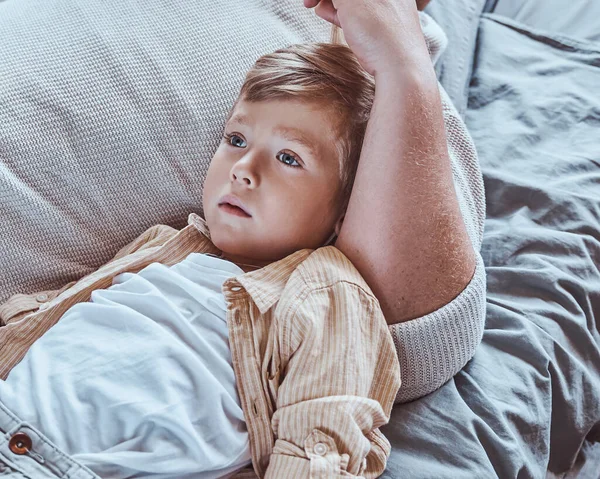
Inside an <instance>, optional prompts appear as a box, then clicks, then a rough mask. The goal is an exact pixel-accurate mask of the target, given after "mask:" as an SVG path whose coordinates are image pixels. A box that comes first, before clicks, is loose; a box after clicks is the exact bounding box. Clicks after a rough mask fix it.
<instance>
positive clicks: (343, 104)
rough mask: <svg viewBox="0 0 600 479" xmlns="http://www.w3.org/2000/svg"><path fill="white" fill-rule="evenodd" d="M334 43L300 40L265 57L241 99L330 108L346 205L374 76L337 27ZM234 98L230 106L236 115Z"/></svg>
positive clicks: (343, 204) (342, 204)
mask: <svg viewBox="0 0 600 479" xmlns="http://www.w3.org/2000/svg"><path fill="white" fill-rule="evenodd" d="M331 41H332V43H308V44H296V45H291V46H289V47H287V48H283V49H279V50H276V51H274V52H272V53H269V54H266V55H263V56H262V57H260V58H259V59H258V60H257V61H256V63H255V64H254V66H253V67H252V68H251V69H250V70H249V71H248V73H247V74H246V78H245V80H244V84H243V85H242V87H241V90H240V94H239V96H238V99H237V100H236V104H237V102H238V101H239V100H240V99H242V98H243V99H244V100H245V101H248V102H259V101H268V100H304V101H309V102H314V103H319V104H321V105H323V106H324V107H325V108H327V109H328V110H329V111H330V112H331V113H330V115H329V116H330V117H331V119H332V127H333V131H334V132H335V134H336V137H337V138H339V142H338V143H337V145H336V146H337V152H338V158H339V160H340V179H341V185H342V187H341V191H340V195H339V197H338V198H339V199H340V203H339V204H340V207H341V210H342V211H345V209H346V207H347V205H348V201H349V199H350V193H351V191H352V184H353V183H354V178H355V176H356V170H357V167H358V161H359V158H360V152H361V149H362V143H363V140H364V136H365V131H366V128H367V122H368V120H369V116H370V113H371V107H372V106H373V99H374V96H375V81H374V78H373V76H372V75H370V74H369V73H367V72H366V71H365V70H364V69H363V68H362V66H361V65H360V63H359V62H358V60H357V59H356V56H355V55H354V53H353V52H352V50H351V49H350V48H349V47H348V46H347V45H346V44H344V39H343V35H342V32H341V29H339V28H337V27H335V28H333V29H332V34H331ZM234 109H235V104H234V105H233V107H232V108H231V110H230V112H229V116H228V118H227V121H229V118H230V117H231V115H232V113H233V110H234Z"/></svg>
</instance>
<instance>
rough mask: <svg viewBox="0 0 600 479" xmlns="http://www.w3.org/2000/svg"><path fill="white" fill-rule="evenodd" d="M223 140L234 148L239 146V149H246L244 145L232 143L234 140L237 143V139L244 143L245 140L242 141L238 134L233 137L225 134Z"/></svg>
mask: <svg viewBox="0 0 600 479" xmlns="http://www.w3.org/2000/svg"><path fill="white" fill-rule="evenodd" d="M223 138H225V139H226V140H227V143H229V144H231V145H233V146H237V147H238V148H243V147H244V146H243V145H240V144H235V143H232V142H231V140H232V139H233V140H234V141H235V140H236V139H237V140H241V141H242V142H243V141H244V140H242V139H241V138H240V137H239V136H237V135H236V134H231V135H229V134H227V133H225V134H224V135H223Z"/></svg>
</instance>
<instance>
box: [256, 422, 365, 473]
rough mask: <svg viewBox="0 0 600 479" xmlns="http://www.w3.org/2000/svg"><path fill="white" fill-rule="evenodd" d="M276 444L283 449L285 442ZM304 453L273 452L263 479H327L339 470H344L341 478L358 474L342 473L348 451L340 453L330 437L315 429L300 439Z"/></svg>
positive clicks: (339, 471)
mask: <svg viewBox="0 0 600 479" xmlns="http://www.w3.org/2000/svg"><path fill="white" fill-rule="evenodd" d="M280 441H281V440H279V439H278V440H277V442H280ZM280 446H282V449H286V448H285V445H280ZM293 449H296V448H295V447H291V448H289V452H291V451H292V450H293ZM304 452H305V454H306V456H307V457H300V456H298V455H290V454H281V453H273V454H272V455H271V458H270V461H269V467H268V468H267V471H266V474H265V479H280V478H282V477H285V478H286V479H307V478H310V479H328V478H331V477H339V476H341V475H342V472H344V473H345V475H344V477H348V478H352V477H358V476H354V475H351V474H348V473H346V468H347V467H348V461H349V456H348V454H341V455H340V454H339V452H338V449H337V446H336V444H335V441H334V440H333V438H332V437H331V436H329V435H327V434H325V433H323V432H322V431H320V430H318V429H313V432H312V433H311V434H310V435H309V436H308V437H307V438H306V440H305V441H304Z"/></svg>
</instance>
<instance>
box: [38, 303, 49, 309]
mask: <svg viewBox="0 0 600 479" xmlns="http://www.w3.org/2000/svg"><path fill="white" fill-rule="evenodd" d="M48 306H50V305H49V304H48V303H42V304H40V309H46V308H47V307H48Z"/></svg>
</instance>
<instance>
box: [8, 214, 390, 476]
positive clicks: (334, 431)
mask: <svg viewBox="0 0 600 479" xmlns="http://www.w3.org/2000/svg"><path fill="white" fill-rule="evenodd" d="M190 253H209V254H219V253H220V250H219V249H218V248H217V247H216V246H215V245H214V244H213V243H212V242H211V241H210V233H209V231H208V228H207V226H206V223H205V222H204V220H203V219H202V218H201V217H200V216H198V215H196V214H195V213H191V214H190V215H189V217H188V226H186V227H185V228H183V229H181V230H179V231H178V230H176V229H174V228H172V227H170V226H166V225H161V224H159V225H155V226H153V227H151V228H149V229H148V230H146V231H145V232H144V233H143V234H141V235H140V236H139V237H138V238H136V239H135V240H134V241H132V242H131V243H130V244H128V245H127V246H125V247H124V248H122V249H121V250H119V251H118V253H117V254H116V256H115V257H114V258H113V259H112V260H111V261H109V262H108V263H107V264H105V265H104V266H102V267H100V268H99V269H98V270H96V271H95V272H93V273H91V274H89V275H87V276H84V277H83V278H81V279H79V280H78V281H73V282H71V283H69V284H67V285H65V286H64V287H63V288H61V289H60V290H57V291H41V292H38V293H34V294H30V295H24V294H17V295H14V296H12V297H11V298H10V299H9V300H8V301H7V302H6V303H5V304H3V305H2V306H0V321H2V322H3V323H5V326H4V327H1V328H0V377H1V378H3V379H4V378H6V377H7V376H8V374H9V373H10V371H11V369H12V368H13V367H14V366H15V365H16V364H17V363H18V362H19V361H20V360H21V359H22V358H23V356H24V355H25V354H26V353H27V350H28V349H29V347H30V346H31V345H32V344H33V343H34V342H35V341H36V340H37V339H38V338H39V337H41V336H42V335H43V334H44V333H45V332H46V331H48V329H49V328H51V327H52V326H53V325H54V324H56V323H57V321H59V320H60V318H61V317H62V315H63V314H64V313H65V312H66V311H67V310H68V309H69V308H70V307H71V306H73V305H74V304H76V303H79V302H84V301H89V300H90V296H91V292H92V291H93V290H95V289H106V288H108V287H110V286H111V285H112V278H113V277H114V276H116V275H118V274H120V273H123V272H134V273H137V272H139V271H140V270H142V269H143V268H145V267H146V266H148V265H149V264H151V263H154V262H159V263H162V264H165V265H168V266H170V265H173V264H175V263H178V262H180V261H182V260H183V259H185V258H186V257H187V256H188V255H189V254H190ZM223 294H224V296H225V300H226V303H227V325H228V330H229V344H230V348H231V357H232V363H233V369H234V372H235V378H236V385H237V388H238V392H239V397H240V401H241V406H242V409H243V411H244V417H245V420H246V423H247V428H248V433H249V438H250V449H251V454H252V466H253V468H250V467H248V468H246V469H244V470H242V471H241V472H240V473H238V474H237V475H236V476H234V477H256V476H258V477H261V478H262V477H266V478H277V479H281V478H286V479H294V478H308V477H310V478H333V477H365V478H371V477H378V476H379V475H380V474H382V473H383V471H384V470H385V466H386V462H387V458H388V457H389V454H390V449H391V448H390V444H389V442H388V440H387V439H386V438H385V436H383V434H382V433H381V432H380V430H379V428H380V427H381V426H382V425H384V424H386V423H387V422H388V421H389V419H390V414H391V410H392V406H393V404H394V399H395V398H396V394H397V393H398V390H399V387H400V366H399V362H398V356H397V354H396V349H395V346H394V342H393V340H392V336H391V333H390V331H389V329H388V325H387V323H386V321H385V318H384V316H383V313H382V311H381V308H380V306H379V302H378V301H377V299H376V298H375V296H374V295H373V293H372V292H371V290H370V288H369V287H368V286H367V284H366V283H365V281H364V280H363V278H362V277H361V276H360V274H359V273H358V271H357V270H356V268H354V266H353V265H352V263H351V262H350V261H349V260H348V259H347V258H346V257H345V256H344V255H343V254H342V252H341V251H339V250H338V249H337V248H335V247H334V246H327V247H322V248H319V249H317V250H311V249H304V250H301V251H297V252H295V253H293V254H291V255H289V256H288V257H286V258H284V259H282V260H280V261H277V262H275V263H272V264H270V265H268V266H266V267H264V268H261V269H259V270H255V271H251V272H248V273H245V274H242V275H240V276H237V277H234V278H230V279H228V280H227V281H225V283H224V284H223ZM40 303H41V305H40ZM92 340H93V338H90V341H92ZM42 432H43V431H42Z"/></svg>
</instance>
